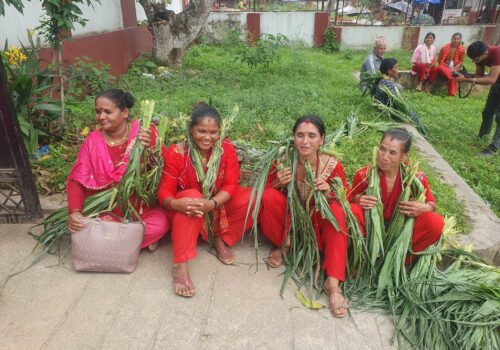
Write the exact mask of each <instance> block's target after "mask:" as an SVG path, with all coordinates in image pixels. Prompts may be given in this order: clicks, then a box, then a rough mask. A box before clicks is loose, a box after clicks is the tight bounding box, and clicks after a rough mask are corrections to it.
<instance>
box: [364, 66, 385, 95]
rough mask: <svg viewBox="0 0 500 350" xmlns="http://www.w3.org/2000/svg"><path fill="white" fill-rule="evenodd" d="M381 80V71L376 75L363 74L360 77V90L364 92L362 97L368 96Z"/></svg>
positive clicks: (370, 73)
mask: <svg viewBox="0 0 500 350" xmlns="http://www.w3.org/2000/svg"><path fill="white" fill-rule="evenodd" d="M380 78H382V73H380V72H379V71H378V72H375V73H372V72H363V73H361V75H360V76H359V88H360V89H361V91H362V96H366V95H368V94H369V93H370V92H371V91H372V89H373V87H374V86H375V84H376V83H377V82H378V80H379V79H380Z"/></svg>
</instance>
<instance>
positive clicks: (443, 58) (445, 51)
mask: <svg viewBox="0 0 500 350" xmlns="http://www.w3.org/2000/svg"><path fill="white" fill-rule="evenodd" d="M450 50H451V43H448V44H446V45H444V46H443V48H442V49H441V53H440V55H439V62H438V63H439V64H442V65H445V66H449V65H450V61H449V60H448V55H449V54H450ZM464 56H465V49H464V47H463V46H462V45H458V46H457V49H456V50H455V56H454V57H453V67H456V66H457V65H458V64H460V63H463V62H464ZM455 70H456V68H455Z"/></svg>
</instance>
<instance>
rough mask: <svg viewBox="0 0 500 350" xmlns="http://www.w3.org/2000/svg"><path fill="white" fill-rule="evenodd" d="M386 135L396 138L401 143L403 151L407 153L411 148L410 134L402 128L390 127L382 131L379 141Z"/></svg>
mask: <svg viewBox="0 0 500 350" xmlns="http://www.w3.org/2000/svg"><path fill="white" fill-rule="evenodd" d="M386 137H389V138H391V139H395V140H398V141H399V142H401V143H402V144H403V152H404V153H408V152H409V151H410V148H411V139H412V134H411V133H409V132H408V131H407V130H406V129H403V128H392V129H389V130H387V131H385V132H384V134H383V135H382V139H381V140H380V142H382V141H384V139H385V138H386Z"/></svg>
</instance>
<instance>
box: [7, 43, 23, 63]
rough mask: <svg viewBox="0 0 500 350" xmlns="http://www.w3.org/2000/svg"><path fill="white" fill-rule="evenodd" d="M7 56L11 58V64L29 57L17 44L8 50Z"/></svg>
mask: <svg viewBox="0 0 500 350" xmlns="http://www.w3.org/2000/svg"><path fill="white" fill-rule="evenodd" d="M7 58H8V60H9V64H18V63H19V62H23V61H26V60H27V59H28V58H27V57H26V55H25V54H24V53H22V52H21V50H19V48H18V47H15V46H12V47H11V48H10V49H9V50H8V51H7Z"/></svg>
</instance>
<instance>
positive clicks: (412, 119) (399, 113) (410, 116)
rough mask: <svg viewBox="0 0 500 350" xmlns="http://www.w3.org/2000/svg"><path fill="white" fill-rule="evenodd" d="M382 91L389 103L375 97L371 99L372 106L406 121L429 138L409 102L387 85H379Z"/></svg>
mask: <svg viewBox="0 0 500 350" xmlns="http://www.w3.org/2000/svg"><path fill="white" fill-rule="evenodd" d="M380 89H381V90H382V92H383V93H385V94H386V95H387V97H388V98H389V104H388V105H386V104H384V103H382V102H380V101H378V100H376V99H374V100H373V104H374V106H375V107H376V108H377V109H379V110H380V111H381V112H382V113H384V114H386V115H387V116H388V117H390V118H393V119H395V120H396V121H398V122H401V123H407V124H411V125H413V126H415V127H416V128H417V130H418V131H419V132H420V133H421V134H422V136H424V137H425V138H430V137H431V133H430V131H429V129H428V128H427V126H425V124H423V123H422V122H421V121H420V118H419V117H418V115H417V114H416V113H415V112H414V111H413V110H412V108H411V107H410V105H409V103H408V102H407V101H406V100H405V99H404V98H403V97H402V96H401V95H400V94H399V93H396V94H394V93H393V92H392V91H391V90H389V89H388V88H387V86H383V85H381V86H380Z"/></svg>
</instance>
